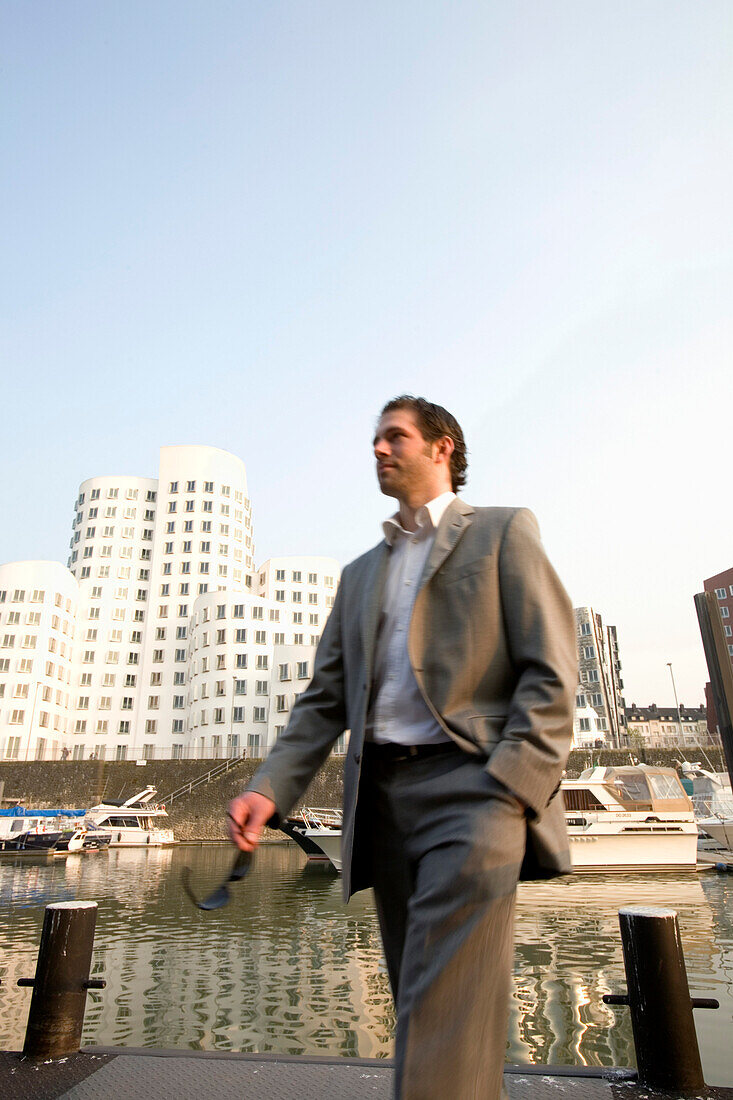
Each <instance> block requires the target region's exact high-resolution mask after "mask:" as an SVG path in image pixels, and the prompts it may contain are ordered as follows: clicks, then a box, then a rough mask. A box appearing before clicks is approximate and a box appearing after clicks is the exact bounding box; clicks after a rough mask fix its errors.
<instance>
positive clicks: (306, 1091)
mask: <svg viewBox="0 0 733 1100" xmlns="http://www.w3.org/2000/svg"><path fill="white" fill-rule="evenodd" d="M505 1084H506V1087H507V1091H508V1093H509V1098H510V1100H566V1098H567V1100H651V1098H652V1097H654V1096H660V1095H661V1094H659V1093H652V1092H649V1090H647V1089H643V1088H641V1087H640V1086H639V1085H638V1084H636V1074H635V1071H634V1070H630V1069H625V1070H624V1069H602V1068H592V1069H591V1068H587V1067H576V1066H507V1067H506V1073H505ZM391 1088H392V1065H391V1063H390V1062H389V1061H387V1060H384V1059H367V1058H363V1059H358V1058H318V1057H296V1056H290V1057H289V1056H287V1055H276V1054H235V1053H228V1052H221V1051H212V1052H208V1051H193V1050H154V1049H149V1048H132V1047H86V1048H85V1049H83V1050H81V1051H80V1052H79V1053H78V1054H71V1055H69V1056H68V1057H66V1058H61V1059H57V1060H54V1061H50V1060H49V1061H43V1062H33V1061H30V1060H29V1059H27V1058H24V1057H23V1056H22V1055H21V1054H18V1053H0V1096H3V1097H8V1098H11V1097H12V1100H110V1097H114V1098H115V1100H138V1098H139V1100H149V1098H150V1097H155V1100H202V1098H205V1100H243V1098H246V1100H296V1098H297V1100H344V1097H348V1098H349V1100H390V1097H391ZM664 1096H665V1097H666V1100H670V1097H671V1094H670V1093H665V1094H664ZM696 1096H697V1097H698V1098H699V1100H733V1088H708V1089H705V1090H704V1091H703V1092H701V1093H696ZM446 1100H451V1098H450V1097H446Z"/></svg>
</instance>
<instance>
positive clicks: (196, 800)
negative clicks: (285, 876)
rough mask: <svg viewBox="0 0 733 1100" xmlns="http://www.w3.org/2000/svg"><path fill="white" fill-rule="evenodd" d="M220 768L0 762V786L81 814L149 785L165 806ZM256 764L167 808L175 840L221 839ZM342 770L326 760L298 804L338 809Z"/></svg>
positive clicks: (30, 802)
mask: <svg viewBox="0 0 733 1100" xmlns="http://www.w3.org/2000/svg"><path fill="white" fill-rule="evenodd" d="M221 763H222V761H221V760H150V761H148V763H147V764H146V765H145V767H141V766H139V765H136V764H135V763H133V762H130V763H128V762H126V761H103V760H64V761H61V760H59V761H40V762H36V761H27V762H20V761H4V762H0V783H4V798H5V799H8V798H17V799H19V800H20V801H21V802H22V804H23V805H24V806H32V807H34V808H36V809H45V808H51V807H58V808H61V809H72V808H79V809H82V808H84V809H86V808H88V807H89V806H93V805H95V803H97V802H99V801H101V799H102V798H103V797H104V798H114V799H120V798H129V797H131V796H132V795H134V794H136V793H137V792H138V791H141V790H142V789H143V788H144V787H146V786H147V785H148V784H151V785H152V786H154V787H156V788H157V791H158V796H159V799H160V800H161V801H165V799H166V797H167V796H168V795H169V794H171V793H172V792H173V791H175V790H177V789H178V788H179V787H182V786H184V784H186V783H190V782H192V781H193V780H196V779H198V778H199V776H202V775H204V774H205V773H206V772H208V771H209V770H210V769H212V768H215V767H217V766H218V765H221ZM257 764H258V761H256V760H241V761H239V762H238V763H237V764H236V765H235V766H234V767H233V768H231V770H230V771H228V772H226V773H225V774H224V775H221V776H218V777H216V778H214V779H213V780H212V781H211V782H209V783H206V784H203V785H201V786H199V787H197V788H196V789H195V790H194V791H191V792H187V793H186V794H183V795H181V796H180V797H178V798H176V799H174V801H173V802H172V803H170V804H168V805H166V809H167V811H168V814H169V816H170V820H171V825H172V827H173V831H174V832H175V835H176V838H177V839H178V840H224V839H226V836H227V832H226V823H225V816H224V815H225V811H226V807H227V804H228V802H229V801H230V800H231V799H232V798H234V796H235V795H237V794H239V793H240V792H241V791H242V790H243V789H244V788H245V787H246V785H247V783H248V782H249V780H250V779H251V777H252V775H253V773H254V771H255V769H256V767H257ZM342 770H343V762H342V760H340V759H338V758H336V757H334V758H332V759H331V760H329V761H327V763H326V765H325V766H324V768H323V769H322V770H321V772H320V773H319V774H318V775H317V776H316V778H315V779H314V780H313V783H312V784H311V786H310V787H309V789H308V791H306V794H305V797H304V799H303V800H302V801H303V803H304V804H305V805H311V806H338V805H340V803H341V792H342V790H343V784H342V778H341V776H342ZM6 805H7V802H6ZM274 835H275V836H282V834H274Z"/></svg>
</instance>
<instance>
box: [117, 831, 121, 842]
mask: <svg viewBox="0 0 733 1100" xmlns="http://www.w3.org/2000/svg"><path fill="white" fill-rule="evenodd" d="M121 840H122V833H118V834H117V843H118V844H119V843H120V841H121Z"/></svg>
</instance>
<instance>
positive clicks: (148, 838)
mask: <svg viewBox="0 0 733 1100" xmlns="http://www.w3.org/2000/svg"><path fill="white" fill-rule="evenodd" d="M145 843H146V844H149V843H150V833H148V835H147V837H146V839H145Z"/></svg>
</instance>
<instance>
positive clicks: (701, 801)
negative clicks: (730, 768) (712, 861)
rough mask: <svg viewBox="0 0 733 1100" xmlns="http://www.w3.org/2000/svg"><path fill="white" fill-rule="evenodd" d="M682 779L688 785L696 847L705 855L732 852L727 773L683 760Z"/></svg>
mask: <svg viewBox="0 0 733 1100" xmlns="http://www.w3.org/2000/svg"><path fill="white" fill-rule="evenodd" d="M680 769H681V771H682V776H683V779H685V780H687V782H688V783H690V784H691V785H692V794H691V796H690V797H691V799H692V805H693V807H694V810H695V820H696V822H697V828H698V831H699V834H700V835H699V841H698V848H699V850H700V851H701V852H702V853H704V854H705V855H707V856H710V857H714V856H715V855H716V854H717V855H721V856H727V857H728V858H730V857H731V854H732V853H733V792H731V785H730V780H729V778H728V776H727V775H726V774H724V773H719V772H713V771H708V770H707V769H706V768H703V767H701V765H700V764H699V763H692V762H690V761H688V760H684V761H683V762H682V764H681V765H680Z"/></svg>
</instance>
